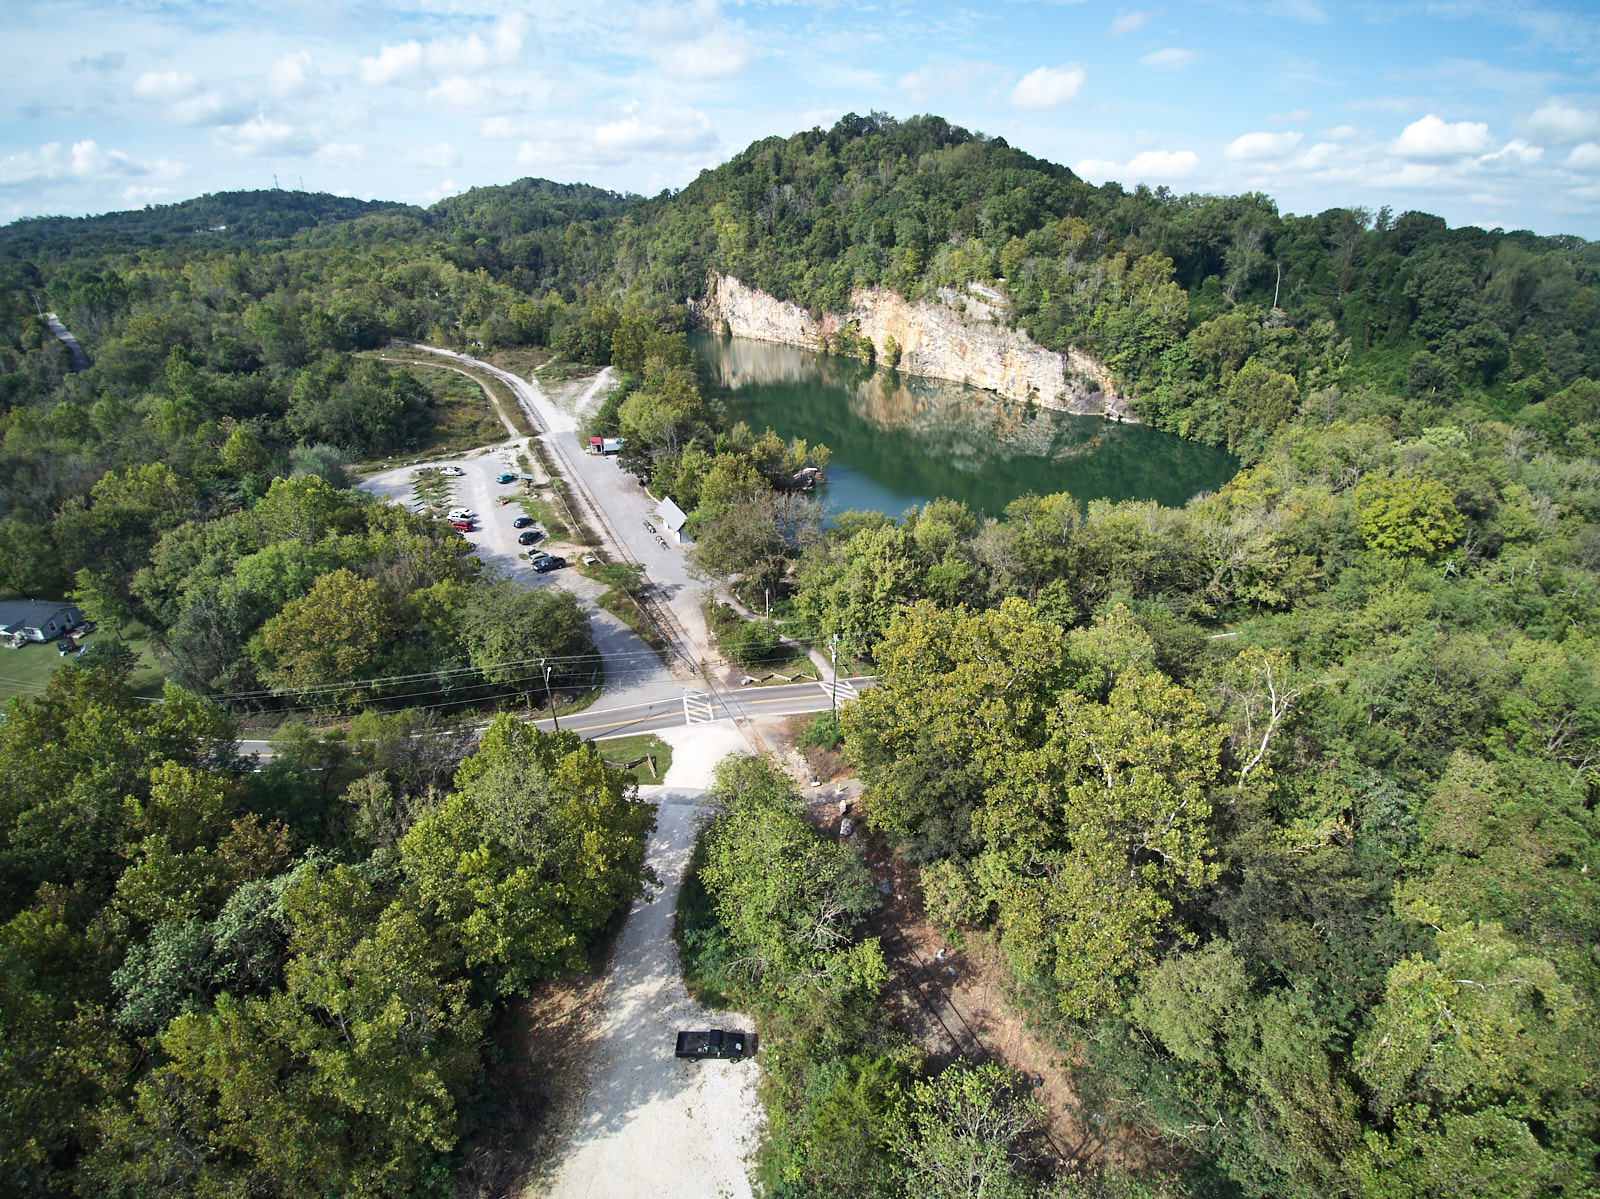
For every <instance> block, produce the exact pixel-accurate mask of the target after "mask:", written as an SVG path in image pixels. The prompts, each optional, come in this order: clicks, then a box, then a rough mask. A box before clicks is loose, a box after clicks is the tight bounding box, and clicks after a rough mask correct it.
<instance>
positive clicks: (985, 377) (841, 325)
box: [699, 275, 1138, 422]
mask: <svg viewBox="0 0 1600 1199" xmlns="http://www.w3.org/2000/svg"><path fill="white" fill-rule="evenodd" d="M710 284H711V286H710V288H709V290H708V294H707V296H706V298H705V300H704V301H702V302H701V304H700V305H699V311H700V313H701V316H702V317H703V319H705V321H706V323H707V324H708V325H709V326H710V327H711V328H713V329H717V328H720V327H721V326H722V324H723V322H726V323H727V326H728V328H729V329H730V330H732V332H733V333H734V334H735V335H736V336H739V337H752V338H756V339H757V340H760V341H775V342H782V343H784V344H787V345H796V346H806V347H808V348H812V349H815V348H817V347H818V346H819V345H820V344H821V341H822V338H823V337H825V336H826V337H828V338H832V337H834V336H835V335H836V334H838V333H839V332H841V331H848V332H851V333H853V334H855V335H859V336H861V337H865V338H867V339H868V340H870V341H871V342H872V344H873V346H874V348H875V350H876V352H877V356H878V359H879V361H880V362H881V361H886V352H887V348H888V345H889V339H890V338H891V337H892V338H893V339H894V342H895V344H896V345H897V346H899V347H900V363H899V367H900V369H901V370H902V371H905V372H906V373H908V374H913V375H928V376H931V377H933V378H935V379H951V380H955V381H957V382H963V383H970V384H971V385H972V386H974V387H982V388H986V389H988V390H989V391H993V392H997V393H998V394H1000V395H1003V396H1008V397H1010V398H1012V399H1017V400H1030V399H1031V400H1033V401H1034V402H1035V403H1037V404H1039V405H1040V406H1041V407H1044V408H1056V409H1060V410H1063V411H1066V412H1074V413H1078V414H1080V415H1098V416H1110V417H1114V418H1115V419H1117V420H1122V421H1129V422H1136V421H1137V419H1138V418H1137V417H1135V416H1134V415H1133V413H1132V411H1131V410H1130V409H1129V407H1128V404H1127V401H1126V399H1124V398H1123V397H1122V396H1119V395H1118V394H1117V393H1116V390H1115V389H1114V388H1113V386H1112V384H1111V377H1110V374H1109V373H1108V372H1107V371H1106V369H1105V368H1104V367H1103V366H1101V365H1100V364H1099V363H1098V362H1096V361H1095V360H1094V359H1093V358H1090V357H1089V356H1088V355H1087V354H1081V353H1079V352H1078V351H1077V350H1068V351H1067V352H1066V353H1065V354H1058V353H1056V352H1055V351H1054V350H1047V349H1045V348H1044V347H1043V346H1041V345H1039V344H1037V343H1036V342H1034V341H1033V339H1032V338H1030V337H1029V336H1028V335H1027V334H1026V333H1024V332H1022V331H1021V330H1018V329H1010V328H1007V327H1006V325H1005V324H1004V321H1003V319H1002V317H1003V313H1004V309H1003V308H1002V307H1000V306H997V305H996V304H995V303H993V300H994V299H996V298H998V297H997V296H995V295H993V294H992V293H988V292H987V289H985V290H984V292H981V293H973V294H971V295H970V296H968V295H962V294H959V293H957V292H955V291H954V290H953V289H950V288H946V289H944V290H943V291H942V292H941V294H940V299H939V302H937V303H932V302H929V301H925V300H924V301H919V302H917V303H915V304H913V303H909V302H907V301H906V300H905V299H904V298H903V297H902V296H900V295H899V294H898V293H897V292H893V291H888V290H885V289H883V288H871V289H862V290H858V291H856V292H855V293H854V294H853V295H852V296H851V297H850V303H851V310H850V311H849V312H848V313H833V312H825V313H823V314H822V316H821V318H820V319H815V320H814V319H812V317H811V315H810V314H809V313H808V312H806V310H805V309H803V308H800V307H798V306H796V305H794V304H791V303H788V302H787V301H784V300H778V299H775V298H773V297H772V296H769V295H767V294H766V293H765V292H763V291H758V290H756V289H755V288H753V287H746V286H745V285H744V284H743V283H741V282H740V281H739V280H738V279H735V278H734V277H733V276H732V275H715V276H713V277H712V278H711V280H710Z"/></svg>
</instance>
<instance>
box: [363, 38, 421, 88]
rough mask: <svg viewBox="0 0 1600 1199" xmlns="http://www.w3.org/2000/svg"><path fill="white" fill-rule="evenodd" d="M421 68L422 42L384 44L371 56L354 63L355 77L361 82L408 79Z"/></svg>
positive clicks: (393, 81)
mask: <svg viewBox="0 0 1600 1199" xmlns="http://www.w3.org/2000/svg"><path fill="white" fill-rule="evenodd" d="M421 69H422V43H421V42H416V41H410V42H401V43H400V44H399V45H398V46H384V47H383V48H382V49H381V50H379V51H378V53H377V54H376V55H375V56H374V57H371V58H363V59H362V60H361V61H360V62H358V63H357V64H356V78H358V79H360V80H361V82H362V83H368V84H383V83H398V82H399V81H400V80H402V79H410V78H411V77H412V76H413V75H415V74H416V73H417V72H418V71H420V70H421Z"/></svg>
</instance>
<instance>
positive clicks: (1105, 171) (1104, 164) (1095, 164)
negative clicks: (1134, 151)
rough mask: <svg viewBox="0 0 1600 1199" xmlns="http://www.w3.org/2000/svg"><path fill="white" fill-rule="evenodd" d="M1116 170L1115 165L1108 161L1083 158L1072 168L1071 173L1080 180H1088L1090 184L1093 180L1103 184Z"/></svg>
mask: <svg viewBox="0 0 1600 1199" xmlns="http://www.w3.org/2000/svg"><path fill="white" fill-rule="evenodd" d="M1118 169H1119V168H1118V167H1117V164H1116V163H1114V162H1111V161H1110V160H1108V159H1105V158H1085V159H1084V160H1083V161H1082V162H1080V163H1079V164H1078V165H1077V166H1075V167H1073V168H1072V173H1073V174H1075V175H1077V176H1078V177H1079V178H1081V179H1087V180H1089V181H1090V182H1091V183H1092V182H1094V181H1095V180H1099V181H1100V182H1101V183H1104V182H1105V181H1106V180H1107V179H1109V178H1111V176H1113V175H1115V174H1116V173H1117V171H1118Z"/></svg>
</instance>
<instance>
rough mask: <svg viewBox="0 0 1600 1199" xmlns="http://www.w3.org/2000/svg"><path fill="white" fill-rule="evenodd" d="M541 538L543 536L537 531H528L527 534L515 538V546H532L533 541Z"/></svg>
mask: <svg viewBox="0 0 1600 1199" xmlns="http://www.w3.org/2000/svg"><path fill="white" fill-rule="evenodd" d="M543 536H544V534H543V533H541V532H539V530H538V529H529V530H528V531H527V532H525V533H523V534H521V535H520V536H519V537H518V538H517V544H518V545H532V544H533V543H534V542H535V541H538V540H539V538H541V537H543Z"/></svg>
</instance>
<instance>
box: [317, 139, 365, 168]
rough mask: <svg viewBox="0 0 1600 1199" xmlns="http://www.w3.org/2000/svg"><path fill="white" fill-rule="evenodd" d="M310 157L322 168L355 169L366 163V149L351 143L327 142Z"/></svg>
mask: <svg viewBox="0 0 1600 1199" xmlns="http://www.w3.org/2000/svg"><path fill="white" fill-rule="evenodd" d="M312 157H313V158H315V159H316V160H317V161H318V162H320V163H321V164H322V165H323V166H329V167H355V166H360V165H361V164H362V163H364V162H366V161H367V148H366V147H365V146H361V145H356V144H354V143H351V142H329V143H328V144H327V145H325V146H322V147H321V148H320V149H318V150H317V152H316V153H315V154H313V155H312Z"/></svg>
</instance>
